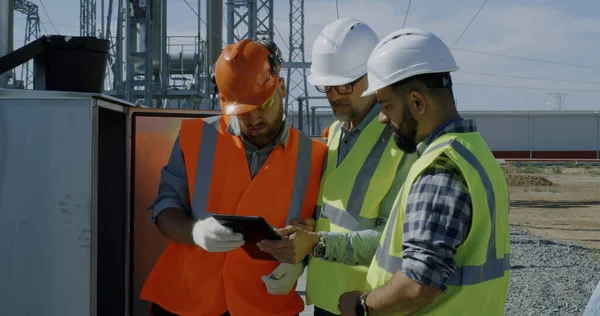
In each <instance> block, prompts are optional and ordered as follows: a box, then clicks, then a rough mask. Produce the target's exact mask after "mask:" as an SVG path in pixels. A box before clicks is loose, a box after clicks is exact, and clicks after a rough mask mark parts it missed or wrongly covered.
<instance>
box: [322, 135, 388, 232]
mask: <svg viewBox="0 0 600 316" xmlns="http://www.w3.org/2000/svg"><path fill="white" fill-rule="evenodd" d="M341 126H342V124H341V123H339V124H338V125H337V126H336V127H335V132H334V135H335V136H334V137H336V138H335V139H337V138H339V135H338V131H339V130H340V129H341ZM391 136H392V132H391V131H390V130H389V129H387V128H383V130H382V131H381V134H380V135H379V138H378V139H377V141H376V142H375V144H374V145H373V147H372V148H371V151H370V152H369V154H368V156H367V158H366V159H365V163H364V164H362V166H361V167H360V170H359V171H358V174H357V175H356V178H355V179H354V185H353V187H352V191H351V193H350V196H349V197H348V201H347V203H346V210H342V209H340V208H337V207H335V206H333V205H331V204H329V203H327V202H322V204H323V206H317V212H318V214H319V215H320V216H323V217H324V218H327V219H328V220H329V221H330V222H331V223H332V224H335V225H337V226H340V227H343V228H345V229H348V230H351V231H357V230H363V229H367V228H371V227H374V226H375V225H376V224H377V218H376V217H375V218H365V217H363V216H361V215H360V213H361V209H362V207H363V202H364V200H365V197H366V195H367V190H368V189H369V185H370V184H371V179H372V178H373V175H374V174H375V170H377V167H378V166H379V160H380V159H381V157H382V156H383V154H384V152H385V149H386V147H387V146H388V142H389V140H390V138H391ZM332 139H334V138H332ZM334 158H335V161H337V157H334ZM327 160H328V159H326V160H325V161H326V162H325V163H326V164H327ZM368 162H371V163H368ZM374 162H376V163H374ZM326 167H327V165H325V168H326ZM319 207H320V209H319Z"/></svg>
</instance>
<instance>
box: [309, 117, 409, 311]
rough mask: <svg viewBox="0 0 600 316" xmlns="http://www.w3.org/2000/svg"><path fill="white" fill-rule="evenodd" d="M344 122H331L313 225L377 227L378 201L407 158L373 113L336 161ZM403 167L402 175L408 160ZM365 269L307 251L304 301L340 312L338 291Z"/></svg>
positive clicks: (354, 285) (350, 286) (355, 286)
mask: <svg viewBox="0 0 600 316" xmlns="http://www.w3.org/2000/svg"><path fill="white" fill-rule="evenodd" d="M342 124H343V122H341V121H336V122H334V123H333V124H332V125H331V128H330V132H329V137H328V139H327V146H328V151H327V158H326V160H325V166H324V167H323V168H324V171H323V176H322V178H321V179H322V180H321V189H320V190H321V191H320V194H319V198H318V200H317V210H316V212H317V214H318V219H317V223H316V228H315V231H326V232H345V233H348V232H354V231H358V230H364V229H368V228H373V227H375V226H376V225H377V217H378V216H379V205H380V203H381V201H382V200H383V198H384V197H385V195H386V193H387V192H388V190H389V188H390V187H391V186H392V183H393V181H394V178H395V176H396V173H397V171H398V166H399V165H400V163H401V162H402V161H405V160H406V159H404V153H403V152H402V151H401V150H399V149H398V147H397V146H396V144H395V143H394V140H393V139H392V137H391V136H392V133H391V131H390V130H389V128H387V127H386V126H385V125H384V124H381V123H379V121H378V118H377V116H376V117H375V118H373V119H372V120H371V122H369V124H368V125H367V126H366V127H365V129H364V130H363V131H362V132H361V134H360V136H359V137H358V139H357V140H356V143H355V144H354V146H353V147H352V149H351V150H350V152H349V153H348V155H347V156H346V157H345V158H344V160H343V161H342V162H341V163H340V165H339V166H338V165H337V160H338V149H339V145H340V138H341V137H340V135H341V134H340V133H341V127H342ZM412 161H414V159H412V160H411V162H412ZM403 165H405V164H403ZM402 167H403V168H404V166H402ZM404 169H405V173H404V176H406V174H408V170H409V169H410V166H407V167H405V168H404ZM325 259H330V260H335V258H325ZM367 270H368V267H367V266H364V265H358V264H356V265H355V266H350V265H347V264H343V263H341V262H340V263H337V262H329V261H327V260H322V259H319V258H313V257H310V260H309V264H308V270H307V285H306V288H307V291H306V292H307V304H309V305H310V304H314V305H315V306H317V307H319V308H322V309H325V310H328V311H329V312H332V313H335V314H339V313H340V312H339V310H338V308H337V305H338V299H339V296H340V295H341V294H342V293H344V292H346V291H351V290H360V289H364V288H365V286H366V284H365V281H366V274H367Z"/></svg>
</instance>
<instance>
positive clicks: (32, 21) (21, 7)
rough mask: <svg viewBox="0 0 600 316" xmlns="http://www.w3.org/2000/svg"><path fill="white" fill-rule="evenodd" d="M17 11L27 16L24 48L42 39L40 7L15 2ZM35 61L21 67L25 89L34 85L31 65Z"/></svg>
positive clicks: (18, 0) (19, 1)
mask: <svg viewBox="0 0 600 316" xmlns="http://www.w3.org/2000/svg"><path fill="white" fill-rule="evenodd" d="M15 11H17V12H20V13H23V14H25V15H26V16H27V22H26V24H25V41H24V43H23V46H25V45H27V44H28V43H30V42H33V41H34V40H36V39H38V38H39V37H40V17H39V15H38V6H37V5H36V4H33V3H31V2H29V1H27V0H15ZM32 63H33V61H29V62H27V63H25V64H24V65H23V66H22V67H21V81H23V87H24V88H25V89H27V88H29V85H30V84H33V67H31V68H30V65H31V64H32Z"/></svg>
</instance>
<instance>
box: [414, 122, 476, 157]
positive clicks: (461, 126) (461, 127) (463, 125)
mask: <svg viewBox="0 0 600 316" xmlns="http://www.w3.org/2000/svg"><path fill="white" fill-rule="evenodd" d="M473 132H477V126H476V125H475V120H471V119H463V120H459V121H455V122H452V123H451V124H448V126H446V127H444V128H442V129H441V130H440V131H439V133H437V134H436V135H429V137H427V138H425V140H423V141H422V142H420V143H419V145H418V146H417V155H418V156H421V155H422V154H423V152H424V150H425V149H427V148H425V146H426V144H431V143H432V142H433V141H434V140H435V139H436V138H438V137H440V136H442V135H444V134H448V133H473ZM430 138H432V139H430Z"/></svg>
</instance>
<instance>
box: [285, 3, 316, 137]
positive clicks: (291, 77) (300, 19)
mask: <svg viewBox="0 0 600 316" xmlns="http://www.w3.org/2000/svg"><path fill="white" fill-rule="evenodd" d="M289 43H290V54H289V59H288V60H287V62H288V67H287V70H288V71H287V80H286V83H287V85H286V89H287V93H286V96H285V113H286V115H288V113H289V112H288V108H289V106H290V105H292V107H293V103H295V102H296V101H297V100H298V101H300V102H299V106H298V114H297V115H299V116H300V117H298V118H299V121H302V119H304V122H306V123H307V124H299V125H301V128H302V131H310V120H309V107H308V99H307V97H308V92H307V84H306V68H305V61H304V0H290V42H289ZM302 125H305V126H306V128H304V126H302Z"/></svg>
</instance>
